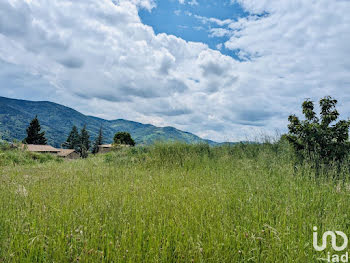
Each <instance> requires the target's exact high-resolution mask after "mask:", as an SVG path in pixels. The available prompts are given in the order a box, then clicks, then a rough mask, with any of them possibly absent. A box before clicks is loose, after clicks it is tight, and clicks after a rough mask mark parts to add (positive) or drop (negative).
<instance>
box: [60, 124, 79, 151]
mask: <svg viewBox="0 0 350 263" xmlns="http://www.w3.org/2000/svg"><path fill="white" fill-rule="evenodd" d="M63 147H64V148H66V149H74V150H76V151H77V152H79V151H80V135H79V132H78V128H77V127H76V126H75V125H74V126H73V127H72V130H71V132H70V133H69V135H68V138H67V141H66V142H65V143H64V144H63Z"/></svg>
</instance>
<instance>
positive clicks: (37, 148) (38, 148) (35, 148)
mask: <svg viewBox="0 0 350 263" xmlns="http://www.w3.org/2000/svg"><path fill="white" fill-rule="evenodd" d="M22 149H25V150H27V151H29V152H36V153H49V154H55V155H56V154H58V153H59V152H60V150H59V149H56V148H54V147H52V146H50V145H35V144H23V145H22Z"/></svg>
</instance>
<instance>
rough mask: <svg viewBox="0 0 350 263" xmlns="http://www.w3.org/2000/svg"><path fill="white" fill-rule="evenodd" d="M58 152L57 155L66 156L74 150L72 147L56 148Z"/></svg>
mask: <svg viewBox="0 0 350 263" xmlns="http://www.w3.org/2000/svg"><path fill="white" fill-rule="evenodd" d="M58 150H59V152H58V154H57V155H58V156H61V157H67V156H68V155H70V154H72V153H74V152H75V150H74V149H58Z"/></svg>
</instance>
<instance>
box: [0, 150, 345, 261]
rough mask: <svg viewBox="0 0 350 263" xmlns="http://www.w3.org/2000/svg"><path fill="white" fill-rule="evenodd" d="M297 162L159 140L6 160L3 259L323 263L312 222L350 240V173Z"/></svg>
mask: <svg viewBox="0 0 350 263" xmlns="http://www.w3.org/2000/svg"><path fill="white" fill-rule="evenodd" d="M291 156H292V155H291V152H290V149H289V148H288V147H286V146H278V145H272V144H266V145H238V146H224V147H217V148H210V147H209V146H207V145H198V146H187V145H182V144H165V145H163V144H161V145H156V146H150V147H146V148H132V149H123V150H121V151H118V152H114V153H108V154H105V155H98V156H95V157H89V159H87V160H77V161H71V162H62V161H56V160H48V161H45V162H42V163H40V162H34V163H29V164H18V163H17V164H15V163H12V164H9V163H8V162H7V163H6V165H3V166H1V167H0V193H1V195H0V210H1V213H0V262H77V261H79V262H220V263H221V262H316V261H317V258H325V257H326V256H327V252H328V251H331V250H329V249H328V250H326V251H323V252H317V251H315V250H314V248H313V245H312V241H313V240H312V235H313V227H314V226H317V227H318V229H319V231H320V232H319V236H320V235H321V233H322V232H323V231H326V230H340V231H343V232H345V233H350V224H349V213H348V211H349V201H348V200H349V197H350V191H349V187H348V183H347V179H344V176H346V172H343V173H342V178H341V179H342V180H337V179H334V178H331V176H328V177H322V178H316V177H315V174H314V172H313V171H312V169H311V168H309V167H308V166H307V165H303V166H299V167H296V165H295V162H294V160H293V158H292V157H291ZM0 158H1V157H0ZM329 175H331V174H329ZM338 179H340V178H338ZM319 242H320V239H319Z"/></svg>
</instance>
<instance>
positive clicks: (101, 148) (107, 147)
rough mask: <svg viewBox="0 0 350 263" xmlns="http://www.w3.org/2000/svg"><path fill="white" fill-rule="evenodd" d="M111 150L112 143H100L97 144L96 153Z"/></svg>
mask: <svg viewBox="0 0 350 263" xmlns="http://www.w3.org/2000/svg"><path fill="white" fill-rule="evenodd" d="M112 150H113V145H112V144H102V145H99V146H98V153H108V152H110V151H112Z"/></svg>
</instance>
